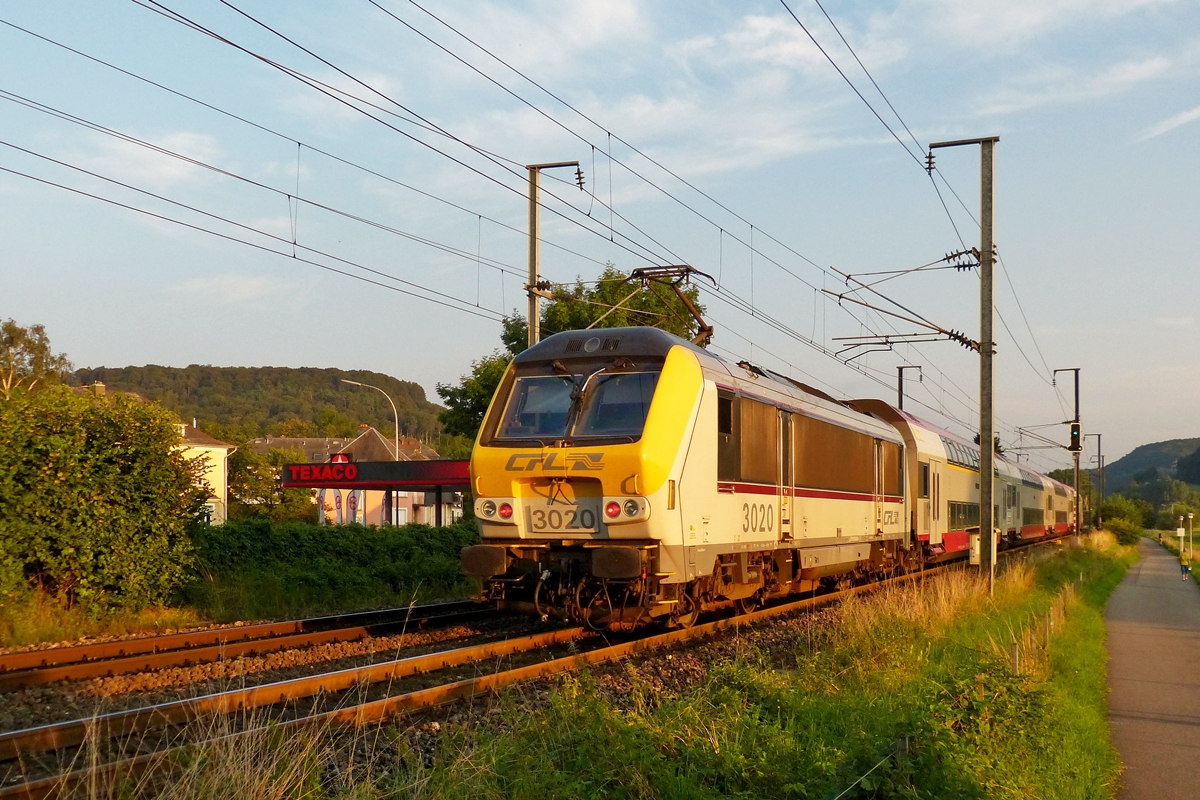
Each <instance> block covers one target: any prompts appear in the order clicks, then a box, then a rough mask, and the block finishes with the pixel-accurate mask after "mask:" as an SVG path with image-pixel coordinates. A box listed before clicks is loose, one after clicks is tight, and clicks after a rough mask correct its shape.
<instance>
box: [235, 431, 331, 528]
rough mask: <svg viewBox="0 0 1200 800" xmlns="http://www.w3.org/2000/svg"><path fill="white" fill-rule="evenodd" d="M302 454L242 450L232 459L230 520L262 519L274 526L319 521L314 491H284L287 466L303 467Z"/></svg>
mask: <svg viewBox="0 0 1200 800" xmlns="http://www.w3.org/2000/svg"><path fill="white" fill-rule="evenodd" d="M304 462H305V458H304V453H302V452H301V451H299V450H289V449H283V448H272V449H270V450H268V451H267V452H266V453H258V452H255V451H254V450H251V449H249V448H248V447H242V448H239V449H238V451H237V452H236V453H234V454H233V455H232V456H230V457H229V516H230V518H231V519H247V518H250V517H263V518H266V519H269V520H271V521H272V522H287V521H290V520H297V521H306V522H312V521H314V520H315V519H316V515H317V512H316V506H315V505H314V504H313V497H312V490H311V489H303V488H294V487H292V488H285V487H284V486H283V484H282V482H281V474H282V472H283V467H284V465H286V464H302V463H304Z"/></svg>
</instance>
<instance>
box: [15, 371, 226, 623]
mask: <svg viewBox="0 0 1200 800" xmlns="http://www.w3.org/2000/svg"><path fill="white" fill-rule="evenodd" d="M176 424H177V423H176V422H175V418H174V415H173V414H171V413H170V412H168V411H166V410H165V409H163V408H160V407H159V406H156V405H153V404H145V403H139V402H137V401H136V400H133V399H131V398H129V397H125V396H120V395H117V396H106V397H104V396H102V397H96V396H92V395H76V394H72V393H71V391H70V390H69V389H66V388H64V387H55V388H51V389H47V390H45V391H41V392H38V393H34V394H29V393H18V394H14V395H13V396H11V397H9V398H8V399H6V400H2V401H0V597H8V598H14V597H18V596H21V595H24V594H26V593H28V592H29V591H30V590H32V589H35V588H36V589H40V590H42V591H44V592H46V593H48V594H49V595H51V596H54V597H57V598H59V599H60V600H63V601H65V602H67V603H69V604H79V605H82V606H83V607H85V608H87V609H89V610H91V611H93V612H95V611H104V610H113V609H117V608H123V609H138V608H144V607H147V606H150V605H153V604H155V603H158V602H161V601H163V600H164V599H166V597H167V596H168V595H169V594H170V593H171V592H172V591H173V590H174V589H176V588H177V587H178V586H179V585H180V584H181V583H182V582H183V581H184V580H185V578H186V577H187V574H188V568H189V564H190V559H191V542H190V540H189V538H188V535H187V532H188V527H189V525H190V524H191V523H192V522H194V521H195V520H196V519H197V516H198V513H199V511H200V509H201V506H202V503H203V498H204V494H206V493H204V492H201V491H200V490H198V489H197V488H196V483H197V481H198V479H199V475H200V470H201V468H202V466H201V465H198V464H196V463H193V462H189V461H187V460H186V459H185V458H184V457H183V455H182V453H181V452H180V451H179V450H178V449H177V448H176V445H177V444H178V442H179V432H178V429H177V428H176V427H175V426H176Z"/></svg>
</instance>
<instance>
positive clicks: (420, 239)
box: [0, 89, 522, 277]
mask: <svg viewBox="0 0 1200 800" xmlns="http://www.w3.org/2000/svg"><path fill="white" fill-rule="evenodd" d="M0 99H4V100H8V101H9V102H13V103H17V104H18V105H22V106H24V107H26V108H29V109H31V110H34V111H39V112H42V113H45V114H48V115H50V116H53V117H56V118H58V119H61V120H64V121H66V122H71V123H73V124H76V125H80V126H82V127H84V128H87V129H88V130H92V131H95V132H97V133H102V134H104V135H106V136H111V137H113V138H115V139H117V140H118V141H123V142H127V143H129V144H133V145H136V146H139V147H143V148H146V149H148V150H151V151H153V152H156V153H160V154H162V155H165V156H168V157H171V158H175V159H178V160H180V161H183V162H185V163H187V164H192V165H193V166H197V167H200V168H202V169H206V170H209V171H211V172H215V173H217V174H219V175H223V176H225V177H228V178H231V179H233V180H236V181H241V182H243V183H246V184H249V185H251V186H254V187H256V188H259V189H263V190H264V191H268V192H271V193H273V194H277V195H279V196H282V197H286V198H288V200H289V201H291V200H295V201H297V202H299V203H304V204H305V205H309V206H312V207H313V208H318V209H321V210H323V211H328V212H329V213H331V214H336V215H337V216H340V217H344V218H346V219H349V220H353V221H355V222H359V223H362V224H364V225H369V226H371V227H373V228H377V229H378V230H382V231H384V232H386V233H391V234H393V235H395V236H400V237H402V238H404V239H408V240H410V241H413V242H417V243H419V244H423V245H426V246H428V247H433V248H435V249H437V250H441V251H442V252H445V253H448V254H450V255H454V256H458V257H459V258H463V259H466V260H468V261H474V262H477V263H478V262H485V263H486V264H487V266H488V267H490V268H492V269H495V270H499V271H503V272H507V273H509V274H510V275H515V276H517V277H520V276H521V275H522V273H521V272H520V271H519V270H518V269H517V268H516V267H513V266H512V265H511V264H505V263H504V262H502V261H497V260H495V259H492V258H486V257H483V256H481V255H479V254H477V253H469V252H467V251H465V250H463V249H461V248H458V247H454V246H452V245H448V244H444V243H442V242H438V241H435V240H433V239H429V238H426V237H424V236H418V235H417V234H413V233H409V232H407V231H404V230H401V229H399V228H395V227H392V226H390V225H386V224H384V223H382V222H377V221H375V220H371V219H368V218H366V217H362V216H360V215H358V214H354V213H351V212H348V211H343V210H341V209H338V208H334V207H333V206H329V205H325V204H324V203H319V202H317V201H315V200H310V199H308V198H304V197H299V196H297V195H293V194H292V193H290V192H286V191H283V190H282V189H276V188H275V187H273V186H269V185H267V184H265V183H262V182H260V181H256V180H254V179H253V178H248V177H246V176H244V175H239V174H237V173H235V172H231V171H230V170H227V169H224V168H222V167H217V166H214V165H212V164H208V163H207V162H204V161H201V160H199V159H196V158H193V157H191V156H186V155H183V154H181V153H177V152H175V151H173V150H170V149H168V148H165V147H162V146H161V145H156V144H153V143H152V142H147V141H144V140H142V139H139V138H137V137H135V136H132V135H130V134H126V133H122V132H120V131H117V130H114V129H112V128H108V127H105V126H103V125H100V124H99V123H95V122H91V121H90V120H86V119H84V118H82V117H78V116H75V115H73V114H70V113H68V112H65V111H62V110H60V109H56V108H54V107H52V106H48V105H45V104H44V103H39V102H37V101H35V100H30V99H29V98H26V97H22V96H21V95H18V94H15V93H13V92H9V91H7V90H5V89H0Z"/></svg>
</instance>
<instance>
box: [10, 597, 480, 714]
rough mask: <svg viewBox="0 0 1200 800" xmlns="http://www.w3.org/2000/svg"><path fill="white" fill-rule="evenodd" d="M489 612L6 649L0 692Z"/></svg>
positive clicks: (363, 617) (309, 622) (408, 613)
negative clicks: (9, 651)
mask: <svg viewBox="0 0 1200 800" xmlns="http://www.w3.org/2000/svg"><path fill="white" fill-rule="evenodd" d="M495 613H496V612H495V611H494V610H492V609H489V608H485V607H481V606H480V605H479V604H478V603H475V602H472V601H456V602H448V603H432V604H428V605H422V606H412V607H405V608H392V609H385V610H380V611H363V612H358V613H354V614H339V615H335V616H326V617H314V618H312V619H302V620H292V621H288V622H271V623H264V624H262V625H245V626H240V627H233V628H216V629H210V630H202V631H192V632H188V633H175V634H167V635H163V636H146V637H141V638H136V639H123V640H118V641H113V642H98V643H95V644H85V645H77V646H74V647H60V648H51V649H46V650H31V651H27V652H22V653H10V654H8V655H5V656H0V692H11V691H14V690H17V689H23V688H26V687H30V686H40V685H44V684H48V683H55V682H58V681H67V680H83V679H87V678H98V677H108V676H112V675H123V674H129V673H134V672H146V671H149V670H155V669H164V668H167V667H178V666H193V665H196V664H204V663H208V662H212V661H221V660H225V659H231V658H237V657H239V656H245V655H260V654H262V653H269V652H274V651H278V650H289V649H294V648H298V647H309V646H312V645H318V644H330V643H334V642H349V641H357V640H359V639H364V638H368V637H374V636H382V635H387V634H390V633H394V632H396V631H399V630H405V629H421V628H425V627H427V626H429V625H431V624H432V625H449V624H456V623H460V622H469V621H472V620H477V619H481V618H485V617H488V616H494V615H495Z"/></svg>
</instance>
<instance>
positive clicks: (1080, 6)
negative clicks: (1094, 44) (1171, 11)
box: [897, 0, 1178, 48]
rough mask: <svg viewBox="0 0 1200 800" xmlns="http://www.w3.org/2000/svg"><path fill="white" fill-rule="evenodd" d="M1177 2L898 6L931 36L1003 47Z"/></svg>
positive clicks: (941, 0)
mask: <svg viewBox="0 0 1200 800" xmlns="http://www.w3.org/2000/svg"><path fill="white" fill-rule="evenodd" d="M1176 2H1178V0H992V2H980V1H979V0H972V2H963V0H933V1H932V2H915V3H907V4H903V5H901V6H900V7H899V8H898V9H897V16H907V17H910V18H911V17H914V16H915V17H917V18H919V19H922V20H923V21H924V27H925V28H926V29H927V30H930V31H931V32H933V33H934V34H935V37H936V38H938V39H942V40H944V41H948V42H957V43H958V45H959V46H960V47H977V46H984V43H986V46H987V47H988V48H1005V47H1011V46H1014V45H1018V44H1021V43H1023V42H1026V41H1028V40H1030V39H1033V38H1035V37H1038V36H1042V35H1045V34H1047V33H1051V32H1053V31H1057V30H1060V29H1063V28H1066V27H1070V26H1074V25H1078V24H1080V23H1081V22H1083V21H1086V22H1089V23H1090V22H1101V21H1109V20H1112V19H1116V18H1119V17H1123V16H1127V15H1129V14H1133V13H1136V12H1138V11H1142V10H1144V9H1146V8H1149V7H1151V6H1161V5H1169V4H1173V3H1176Z"/></svg>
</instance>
